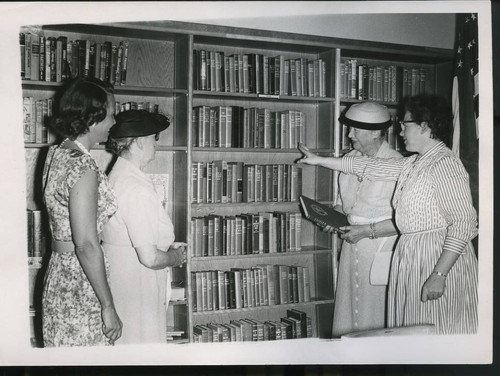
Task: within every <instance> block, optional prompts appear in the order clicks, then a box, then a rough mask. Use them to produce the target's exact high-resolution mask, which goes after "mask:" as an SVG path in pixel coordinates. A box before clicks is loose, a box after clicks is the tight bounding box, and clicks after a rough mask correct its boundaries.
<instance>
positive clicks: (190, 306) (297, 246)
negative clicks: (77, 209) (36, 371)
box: [22, 21, 453, 342]
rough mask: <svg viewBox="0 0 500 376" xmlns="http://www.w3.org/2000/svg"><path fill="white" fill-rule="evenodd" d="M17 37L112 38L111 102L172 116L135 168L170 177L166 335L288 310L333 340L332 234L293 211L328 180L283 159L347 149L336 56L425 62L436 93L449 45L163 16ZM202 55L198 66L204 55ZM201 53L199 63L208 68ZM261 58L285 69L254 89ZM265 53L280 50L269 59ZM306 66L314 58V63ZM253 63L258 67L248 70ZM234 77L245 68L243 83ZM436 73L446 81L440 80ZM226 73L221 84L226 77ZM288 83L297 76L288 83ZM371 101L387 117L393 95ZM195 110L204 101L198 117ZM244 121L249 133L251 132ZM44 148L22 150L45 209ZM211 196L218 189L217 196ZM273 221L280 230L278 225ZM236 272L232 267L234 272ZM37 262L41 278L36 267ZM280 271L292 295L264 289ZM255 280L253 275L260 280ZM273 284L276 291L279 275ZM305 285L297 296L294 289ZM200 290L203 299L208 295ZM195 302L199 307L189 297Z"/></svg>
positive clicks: (192, 337)
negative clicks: (175, 294)
mask: <svg viewBox="0 0 500 376" xmlns="http://www.w3.org/2000/svg"><path fill="white" fill-rule="evenodd" d="M22 31H23V32H30V33H39V35H44V36H54V37H57V36H60V35H64V36H66V37H67V38H68V40H82V39H83V40H87V39H88V40H92V41H96V42H97V43H104V42H105V41H111V42H112V43H115V44H118V45H119V43H120V42H121V41H127V42H128V48H129V49H128V69H127V75H126V84H125V85H117V86H115V97H116V100H117V101H118V102H120V103H122V104H123V103H127V102H136V103H142V102H152V103H155V104H157V105H158V109H159V111H161V112H163V113H166V114H168V115H170V116H171V118H172V125H171V126H170V127H169V128H168V129H167V131H165V132H164V133H163V134H162V136H161V140H160V146H159V147H158V149H157V150H158V152H157V156H156V160H155V161H154V162H152V163H151V164H150V165H149V166H148V171H146V172H148V173H155V174H168V175H169V186H168V197H169V201H168V209H169V213H170V214H171V217H172V220H173V222H174V226H175V231H176V239H177V240H178V241H187V242H188V243H189V244H190V255H189V258H188V259H189V261H188V263H187V265H186V267H185V268H183V269H176V270H175V271H174V274H173V277H174V281H175V282H176V283H177V284H178V285H182V286H183V287H185V293H186V299H185V300H182V299H181V300H176V301H175V302H171V304H170V305H169V314H168V318H169V319H168V320H169V322H168V323H166V325H167V327H168V328H169V329H168V331H169V338H170V340H173V341H174V342H186V341H188V342H195V341H198V340H201V337H203V335H205V334H203V335H202V334H200V333H204V332H203V330H204V329H202V328H203V327H204V326H209V325H210V326H211V327H212V330H216V329H214V328H218V329H219V330H222V328H225V329H224V330H229V329H230V327H231V323H234V322H236V321H241V320H243V319H250V320H257V322H261V323H262V322H266V321H272V322H280V321H282V319H283V318H286V317H287V315H288V314H289V312H288V311H289V310H291V309H296V310H298V311H301V312H303V313H304V314H305V315H306V316H307V317H308V318H309V325H310V330H309V335H312V336H315V337H323V338H324V337H329V336H330V331H331V323H332V318H333V306H334V292H335V284H336V269H337V258H338V254H337V248H338V239H337V238H336V236H331V235H329V234H326V233H323V232H322V231H321V230H319V229H318V228H316V227H315V226H314V225H313V224H312V223H310V222H309V221H307V220H305V219H304V218H301V216H300V215H299V213H300V211H299V206H298V201H297V195H298V194H299V193H303V194H304V195H307V196H309V197H312V198H315V199H317V200H320V201H322V202H325V203H331V204H333V203H334V202H335V197H336V196H337V185H336V183H335V181H336V177H337V174H336V173H333V172H331V171H329V170H327V169H324V168H321V167H311V166H304V167H300V168H299V169H300V173H299V172H298V171H297V169H296V168H295V169H294V170H292V168H291V167H286V166H293V165H294V162H295V161H296V160H297V159H298V158H300V153H299V152H298V151H297V149H296V148H295V147H294V145H295V144H296V142H297V141H299V140H301V141H302V142H304V143H305V144H306V145H308V147H310V148H311V149H312V150H313V151H315V152H317V153H319V154H321V155H336V156H338V155H341V154H342V153H343V152H345V149H346V148H345V147H344V146H347V145H345V144H346V143H345V140H343V131H342V129H341V126H340V124H339V123H338V120H337V119H338V117H339V114H340V112H341V111H342V110H343V109H344V108H345V107H346V106H347V105H349V104H351V103H356V102H360V101H362V99H359V98H357V97H353V98H347V97H346V96H345V95H344V96H343V95H342V93H343V89H342V84H343V82H344V81H345V79H344V77H343V75H342V74H341V71H342V69H343V68H342V64H345V62H346V61H348V60H356V62H357V64H359V65H367V66H374V67H375V66H387V65H397V66H401V67H406V68H410V69H411V68H415V69H416V68H419V69H425V72H426V76H425V77H426V80H425V84H424V85H423V88H424V89H425V91H428V92H436V93H440V94H447V88H448V87H449V86H450V85H451V83H450V82H451V74H450V72H451V61H452V57H453V52H452V51H451V50H445V49H436V48H425V47H411V46H402V45H395V44H387V43H378V42H366V41H355V40H346V39H340V38H327V37H318V36H309V35H301V34H291V33H280V32H269V31H263V30H250V29H241V28H233V27H221V26H208V25H202V24H191V23H183V22H172V21H158V22H156V21H155V22H130V23H115V24H105V25H81V24H75V25H47V26H41V27H36V28H34V27H33V28H30V27H26V28H25V29H23V30H22ZM202 51H204V55H205V59H206V60H205V63H204V64H205V65H203V63H202V59H201V55H202V53H201V52H202ZM207 55H208V56H209V59H208V60H210V63H209V64H210V68H208V66H207V58H206V56H207ZM245 56H246V57H245ZM255 56H257V58H256V57H255ZM240 57H241V58H240ZM264 57H267V58H268V59H267V62H268V64H269V61H271V60H272V59H273V60H274V61H275V64H276V61H277V62H278V65H279V66H280V71H283V75H282V76H280V78H279V80H278V79H276V75H275V76H274V80H271V78H270V77H271V76H270V75H269V73H268V74H267V75H266V77H267V79H268V81H267V83H265V79H264V78H263V77H264V75H263V72H264V62H265V61H266V60H265V58H264ZM276 57H279V58H277V59H274V58H276ZM212 58H213V60H212ZM228 58H232V59H233V61H232V64H233V67H235V66H236V64H235V63H234V59H236V60H237V61H242V62H245V60H247V64H248V61H250V63H251V64H250V68H248V65H247V70H246V71H245V70H240V69H238V72H236V71H235V70H234V71H231V70H228V72H225V71H224V69H222V68H223V67H224V64H221V63H220V62H222V63H223V62H224V61H226V62H229V63H230V65H231V60H228ZM248 59H249V60H248ZM257 59H259V60H257ZM285 61H288V62H289V63H288V71H287V72H288V73H285V71H284V69H282V68H284V67H286V66H287V65H286V63H285ZM297 61H298V62H300V63H297ZM315 61H318V63H316V68H315V67H314V62H315ZM212 62H215V64H212ZM218 62H219V63H218ZM292 62H294V63H292ZM307 62H313V63H312V75H311V76H309V73H307V76H308V77H311V80H312V81H313V82H312V84H311V86H308V85H306V84H305V83H304V85H305V86H304V87H302V88H301V90H299V91H297V86H296V85H300V84H301V81H300V80H299V79H298V78H297V66H304V65H306V66H309V65H307ZM252 63H253V64H252ZM256 64H257V65H258V66H259V68H260V69H261V70H260V71H259V70H256V68H255V66H256ZM282 64H283V65H282ZM297 64H299V65H297ZM238 66H239V65H238ZM292 66H294V67H295V74H294V75H293V77H294V80H290V78H291V77H292V74H291V69H292V68H291V67H292ZM242 67H243V64H242ZM252 67H253V68H252ZM275 67H276V65H275ZM268 68H269V66H268ZM233 69H234V68H233ZM249 69H250V71H249ZM202 72H204V77H202ZM240 72H241V73H240ZM251 72H254V74H253V75H252V73H251ZM259 72H260V73H259ZM266 72H267V71H266ZM305 72H306V71H304V74H305ZM307 72H308V71H307ZM207 74H208V76H207ZM240 74H241V76H240ZM245 74H248V76H247V77H246V78H245ZM285 74H287V75H285ZM315 74H317V77H316V76H315ZM447 76H449V77H450V79H449V81H450V82H448V79H446V78H444V77H447ZM240 77H241V78H240ZM284 77H288V79H286V81H287V82H288V86H287V85H284V82H283V80H285V78H284ZM203 80H204V81H203ZM207 80H208V81H207ZM227 80H230V82H229V84H227ZM202 81H203V82H202ZM292 82H295V84H294V85H293V86H292ZM309 82H310V81H307V84H309ZM226 84H227V85H226ZM22 85H23V96H32V97H35V98H39V99H46V98H51V97H52V96H53V95H54V94H55V92H56V91H57V90H58V89H59V88H60V87H61V85H62V83H59V82H43V81H31V80H23V82H22ZM240 88H241V89H242V90H240ZM277 88H279V90H277ZM310 94H312V95H310ZM379 101H380V102H381V103H383V104H384V105H386V106H388V107H389V108H390V110H391V112H392V113H393V114H394V115H396V110H397V103H396V101H392V100H383V99H382V100H379ZM200 108H205V109H206V112H203V111H205V110H203V111H201V110H199V109H200ZM229 108H231V116H232V115H233V114H238V118H237V119H235V116H234V117H232V119H231V122H229V121H228V120H227V112H225V113H224V115H225V116H224V118H225V119H226V122H225V123H224V122H223V121H222V118H223V117H222V116H221V111H227V109H229ZM235 108H237V109H236V110H234V109H235ZM233 110H234V112H233ZM202 112H203V116H204V117H206V118H207V120H206V123H205V120H203V121H200V113H202ZM290 113H291V114H293V115H290ZM284 114H285V115H284ZM297 114H299V115H297ZM283 116H284V117H283ZM287 116H288V117H287ZM267 117H269V119H273V120H268V119H267ZM210 119H212V120H210ZM290 119H294V120H293V121H292V120H290ZM297 119H298V120H297ZM292 122H294V124H295V126H296V127H295V128H294V127H292V125H291V123H292ZM249 124H251V125H253V127H254V128H249ZM277 124H281V125H283V124H287V127H286V130H288V131H290V130H293V132H294V133H293V137H292V136H291V134H290V133H288V135H287V137H286V138H284V139H281V138H280V141H279V142H278V141H277V139H278V138H279V137H278V136H277V135H278V134H279V132H278V133H276V132H277V131H276V129H278V130H281V131H283V129H284V127H283V126H281V128H280V127H278V126H277ZM202 125H203V126H202ZM262 127H263V130H261V129H262ZM266 127H269V128H266ZM301 127H302V128H301ZM221 129H223V130H224V131H222V130H221ZM229 129H231V132H239V131H238V130H239V129H244V131H243V132H241V133H242V134H239V135H236V134H233V133H228V132H229ZM249 129H253V130H249ZM266 129H267V130H269V129H271V130H274V133H273V132H272V131H269V133H266ZM252 132H253V133H252ZM200 140H202V142H200ZM284 141H286V142H284ZM48 145H49V143H26V144H25V152H26V160H27V184H28V189H27V207H28V208H29V209H40V208H42V201H41V194H40V192H41V173H42V171H41V169H42V168H43V160H44V156H45V154H46V150H47V146H48ZM91 153H92V155H93V156H94V158H95V159H96V160H97V161H98V163H99V164H100V166H101V167H102V168H103V169H104V170H108V168H109V166H110V163H111V162H112V157H111V155H110V154H109V153H108V152H107V151H106V150H105V148H104V146H103V145H98V146H97V147H95V148H94V149H93V150H92V151H91ZM220 161H224V164H222V166H223V167H222V169H219V167H215V166H216V165H217V166H219V164H220V163H221V162H220ZM226 164H228V165H235V166H239V167H235V170H234V171H237V168H243V171H246V172H243V174H242V177H241V178H240V183H239V184H240V188H241V192H239V191H238V189H239V188H238V178H236V177H233V176H232V175H233V170H231V173H230V175H231V179H229V178H228V177H227V174H228V170H229V169H228V168H227V167H226ZM193 165H196V166H197V174H196V179H198V177H200V176H201V177H204V176H203V173H204V171H208V168H210V169H211V170H212V171H213V172H214V173H215V174H214V175H213V176H214V177H217V176H219V175H218V174H217V173H220V176H221V180H219V181H217V179H216V178H214V179H210V178H209V177H206V178H204V179H205V180H200V182H198V180H196V179H195V176H194V175H193ZM200 166H201V167H200ZM207 166H210V167H207ZM258 166H263V167H258ZM266 166H271V167H266ZM273 166H278V167H276V170H277V171H280V174H281V175H277V176H278V181H280V183H278V182H276V183H273V180H272V175H270V174H272V171H274V167H273ZM279 166H281V167H279ZM198 169H199V171H198ZM252 169H253V170H252ZM248 170H252V171H253V172H252V173H255V171H260V172H259V174H260V176H261V180H260V181H258V179H257V182H256V179H255V178H254V179H252V177H251V174H250V173H249V172H248ZM284 171H287V172H284ZM292 171H293V172H292ZM248 174H250V177H249V175H248ZM292 174H298V175H297V176H299V178H298V179H297V177H295V180H294V179H292V178H291V177H290V176H289V175H292ZM262 175H264V177H266V178H263V177H262ZM294 176H295V175H294ZM244 179H246V180H244ZM266 179H267V180H266ZM273 184H276V185H279V186H280V188H279V190H280V193H281V194H280V195H277V194H275V193H274V192H275V190H276V192H277V190H278V188H277V186H276V187H275V186H274V185H273ZM271 185H272V188H270V187H271ZM200 187H202V188H200ZM224 187H225V189H226V191H224ZM266 187H267V188H269V190H268V191H266ZM200 189H206V191H205V192H204V195H205V196H203V197H202V198H201V199H200V198H199V197H200V196H199V195H198V193H199V192H201V191H200ZM211 189H213V190H214V191H213V193H212V191H211ZM219 190H221V192H225V194H224V193H218V192H219ZM229 190H230V192H229ZM215 192H217V193H215ZM238 192H239V193H240V194H241V196H243V193H245V197H243V198H241V197H240V198H239V199H238V198H235V197H233V196H234V194H235V193H238ZM249 192H250V193H249ZM256 192H257V193H256ZM263 213H267V214H263ZM273 213H276V214H273ZM287 213H288V214H287ZM251 215H253V216H251ZM214 218H217V219H215V220H214ZM242 218H243V219H245V220H246V221H242ZM255 218H257V219H255ZM290 218H292V220H290ZM293 218H295V220H293ZM299 218H301V219H300V220H299ZM195 219H197V220H195ZM250 220H255V221H256V222H255V224H256V226H255V228H256V229H258V231H256V233H257V235H254V236H255V238H254V237H252V235H250V234H246V233H245V232H244V231H243V227H242V226H243V225H242V223H243V224H245V223H246V224H247V225H248V224H249V221H250ZM214 221H215V222H214ZM287 221H288V222H287ZM292 222H293V224H291V223H292ZM215 223H217V224H218V225H217V226H218V232H215V231H216V230H215ZM197 224H198V227H197ZM297 224H298V226H300V227H299V228H300V237H299V236H298V232H297V231H296V229H297ZM287 226H288V227H287ZM290 226H291V227H290ZM204 227H205V235H204V234H203V231H204V230H203V228H204ZM250 227H251V226H250ZM44 228H45V229H46V225H45V227H44ZM224 228H225V229H226V232H224ZM247 228H248V227H247ZM282 228H284V230H283V232H280V231H282V230H281V229H282ZM264 229H266V230H264ZM269 229H271V230H269ZM287 229H288V232H287ZM278 230H279V231H278ZM239 231H241V234H240V233H239ZM215 233H218V234H219V236H220V237H217V239H219V241H220V243H217V245H216V242H215V240H214V234H215ZM252 234H253V233H252ZM223 235H224V236H223ZM259 236H260V237H259ZM243 238H245V239H246V240H243ZM200 239H201V240H200ZM254 239H255V243H256V244H257V243H258V246H255V247H253V248H252V249H251V252H250V251H249V250H247V249H245V247H247V246H248V245H250V244H252V245H253V244H254V243H253V242H254ZM201 242H203V246H206V247H208V244H209V243H210V247H211V250H210V251H209V250H208V248H207V250H206V253H205V254H203V252H205V251H203V252H201V251H200V248H199V247H202V243H201ZM237 244H239V245H240V246H237ZM222 245H224V247H225V248H224V249H223V247H222ZM213 247H216V249H217V251H214V248H213ZM280 251H281V252H280ZM264 265H271V266H266V267H264ZM277 266H281V269H279V268H278V267H277ZM234 268H236V269H238V272H239V273H234V271H231V270H232V269H234ZM306 269H307V271H306V274H305V275H306V277H305V279H304V270H306ZM38 270H39V274H40V271H41V270H43V266H42V268H41V269H38ZM274 270H276V271H274ZM283 270H287V272H288V274H287V278H289V281H290V282H289V283H290V284H289V285H288V287H289V288H290V291H291V294H292V295H291V296H290V295H288V296H279V295H280V294H284V293H285V292H284V291H280V290H279V289H275V290H274V294H273V292H272V291H271V290H272V287H270V285H269V278H273V276H274V278H277V277H276V276H277V275H278V274H279V273H280V271H283ZM209 272H210V273H209ZM30 273H31V269H30ZM33 274H35V273H33ZM299 274H301V277H299ZM238 275H239V277H238ZM243 275H245V276H246V278H244V277H243ZM215 276H218V277H217V278H215ZM221 276H222V277H221ZM294 276H295V278H296V279H294ZM219 277H220V278H221V279H219ZM197 278H198V279H197ZM203 278H205V282H203ZM226 278H227V280H228V282H226ZM231 278H234V279H235V278H239V281H240V286H238V287H236V286H233V290H234V289H237V290H234V291H240V297H239V298H238V301H237V302H236V299H235V302H234V305H232V304H233V302H232V301H230V302H229V303H228V301H227V294H228V293H229V294H230V296H234V294H235V292H234V291H231V284H230V283H229V281H230V279H231ZM38 279H40V278H38ZM38 279H37V280H38ZM299 279H300V281H301V284H299V281H298V280H299ZM219 280H220V281H221V283H220V284H219V283H218V282H219ZM222 280H223V281H224V291H225V293H226V294H225V295H226V296H225V297H224V296H222V298H224V299H226V300H225V301H224V304H223V305H222V307H223V308H224V309H220V308H221V306H220V304H221V301H222V300H221V299H222V298H221V295H220V294H223V292H222V291H223V290H222ZM207 281H211V283H210V286H211V289H210V290H211V291H210V290H207V286H208V282H207ZM256 281H257V282H256ZM258 281H261V282H260V284H259V282H258ZM266 281H267V282H266ZM306 282H307V283H306ZM39 283H40V282H38V284H39ZM266 283H267V284H266ZM274 283H275V286H276V283H277V281H276V280H275V281H274ZM226 284H227V286H226ZM203 286H205V290H204V289H203ZM219 286H220V287H221V290H220V291H219ZM266 286H267V288H266ZM283 286H284V281H283ZM306 286H307V287H306ZM36 288H37V285H36V284H35V290H34V291H35V293H34V296H35V297H36V294H37V291H38V293H39V291H40V290H37V289H36ZM38 288H40V287H38ZM306 288H307V289H308V290H307V291H308V296H307V297H305V296H304V291H306V290H305V289H306ZM299 290H300V291H301V292H299ZM209 291H210V293H211V295H210V297H211V304H209V303H208V301H207V300H208V299H209V295H208V294H209ZM231 294H232V295H231ZM223 295H224V294H223ZM200 296H203V297H204V299H205V301H203V300H200V299H201V298H200ZM257 299H258V303H257ZM35 301H36V298H35ZM273 302H274V304H270V303H273ZM278 302H279V304H276V303H278ZM203 304H205V306H204V305H203ZM227 307H230V308H227ZM32 315H33V318H34V319H35V323H36V319H38V320H39V307H37V306H36V304H35V306H34V308H33V310H32ZM37 325H39V324H35V331H34V332H35V333H36V328H37ZM232 330H234V328H232ZM36 336H37V335H36V334H35V337H36ZM221 338H222V337H221ZM205 339H206V338H205Z"/></svg>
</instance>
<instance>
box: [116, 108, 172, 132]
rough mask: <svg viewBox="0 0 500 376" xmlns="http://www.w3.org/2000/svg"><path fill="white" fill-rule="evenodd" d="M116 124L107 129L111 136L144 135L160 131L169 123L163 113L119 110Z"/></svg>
mask: <svg viewBox="0 0 500 376" xmlns="http://www.w3.org/2000/svg"><path fill="white" fill-rule="evenodd" d="M115 120H116V124H115V125H113V126H112V127H111V129H110V131H109V135H110V136H111V137H113V138H123V137H144V136H149V135H151V134H155V133H158V132H161V131H163V130H165V129H167V127H168V126H169V125H170V121H169V120H168V118H167V117H166V116H165V115H162V114H156V113H151V112H148V111H145V110H129V111H123V112H120V113H119V114H118V115H116V117H115Z"/></svg>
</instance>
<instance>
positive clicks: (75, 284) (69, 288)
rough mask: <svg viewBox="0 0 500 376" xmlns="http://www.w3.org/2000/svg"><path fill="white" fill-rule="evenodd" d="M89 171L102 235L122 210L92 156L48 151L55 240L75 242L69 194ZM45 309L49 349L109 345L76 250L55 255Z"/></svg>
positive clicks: (47, 192)
mask: <svg viewBox="0 0 500 376" xmlns="http://www.w3.org/2000/svg"><path fill="white" fill-rule="evenodd" d="M88 170H93V171H96V172H97V174H98V208H97V224H96V225H97V232H98V233H100V232H101V231H102V228H103V226H104V224H105V223H106V222H107V221H108V219H109V217H110V216H111V215H112V214H113V213H114V212H115V211H116V209H117V204H116V199H115V196H114V194H113V191H112V189H111V188H110V186H109V183H108V179H107V177H106V175H105V174H104V173H103V172H102V171H101V170H100V169H99V167H98V166H97V164H96V162H95V161H94V160H93V159H92V157H91V156H90V155H88V154H84V153H82V152H81V151H79V150H71V149H61V148H59V147H55V146H53V147H51V148H50V149H49V152H48V154H47V159H46V162H45V167H44V171H43V182H44V186H45V187H44V201H45V206H46V208H47V212H48V217H49V223H50V229H51V232H52V237H53V239H54V240H57V241H67V242H69V241H71V240H72V236H71V228H70V222H69V210H68V206H69V205H68V204H69V193H70V191H71V188H72V187H73V186H74V185H75V184H76V182H77V181H78V180H79V179H80V178H81V177H82V175H83V174H84V173H85V172H86V171H88ZM107 268H108V265H107V262H106V269H107ZM42 308H43V311H42V317H43V341H44V346H45V347H52V346H92V345H106V344H108V340H107V338H106V337H105V336H104V333H103V331H102V325H103V323H102V318H101V305H100V303H99V300H98V299H97V296H96V295H95V292H94V290H93V288H92V286H91V285H90V282H89V281H88V279H87V277H86V275H85V273H84V271H83V269H82V267H81V265H80V262H79V261H78V259H77V257H76V253H75V252H66V253H58V252H52V255H51V257H50V260H49V265H48V268H47V272H46V275H45V281H44V287H43V298H42Z"/></svg>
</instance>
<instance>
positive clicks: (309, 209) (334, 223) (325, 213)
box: [299, 195, 349, 232]
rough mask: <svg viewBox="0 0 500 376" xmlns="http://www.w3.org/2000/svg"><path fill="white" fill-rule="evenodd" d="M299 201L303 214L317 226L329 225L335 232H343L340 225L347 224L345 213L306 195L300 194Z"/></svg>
mask: <svg viewBox="0 0 500 376" xmlns="http://www.w3.org/2000/svg"><path fill="white" fill-rule="evenodd" d="M299 201H300V206H301V208H302V211H303V213H304V216H305V217H306V218H307V219H309V220H310V221H312V222H314V223H316V224H317V225H318V226H321V227H325V226H331V227H333V229H334V230H335V231H337V232H344V231H342V230H340V227H343V226H349V222H348V220H347V216H346V215H345V214H342V213H340V212H338V211H336V210H335V209H333V208H331V207H329V206H327V205H324V204H321V203H319V202H317V201H315V200H312V199H310V198H309V197H306V196H302V195H301V196H300V197H299Z"/></svg>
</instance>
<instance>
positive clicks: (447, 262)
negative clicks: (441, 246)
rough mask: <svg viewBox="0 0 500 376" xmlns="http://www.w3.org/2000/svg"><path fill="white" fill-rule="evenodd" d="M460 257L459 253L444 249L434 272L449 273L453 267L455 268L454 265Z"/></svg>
mask: <svg viewBox="0 0 500 376" xmlns="http://www.w3.org/2000/svg"><path fill="white" fill-rule="evenodd" d="M459 257H460V254H459V253H456V252H451V251H447V250H443V252H441V256H439V259H438V261H437V263H436V265H435V266H434V270H433V272H436V273H441V274H443V275H445V276H446V275H448V273H449V272H450V270H451V268H453V265H455V262H456V261H457V260H458V258H459Z"/></svg>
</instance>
